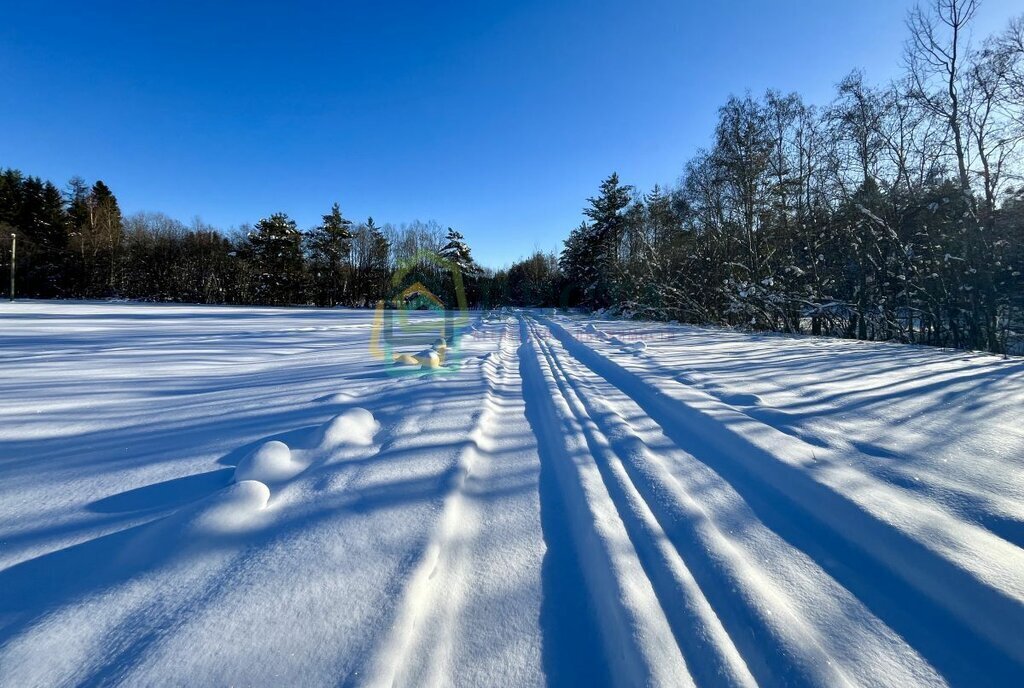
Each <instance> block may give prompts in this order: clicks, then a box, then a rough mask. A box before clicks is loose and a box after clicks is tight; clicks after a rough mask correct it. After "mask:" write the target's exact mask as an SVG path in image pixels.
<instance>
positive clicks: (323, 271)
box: [306, 203, 352, 306]
mask: <svg viewBox="0 0 1024 688" xmlns="http://www.w3.org/2000/svg"><path fill="white" fill-rule="evenodd" d="M351 228H352V222H351V221H350V220H348V219H346V218H345V217H343V216H342V214H341V208H340V207H339V206H338V204H337V203H335V204H334V206H333V207H332V208H331V212H330V213H328V214H326V215H324V216H323V221H322V222H321V223H320V225H319V226H317V227H314V228H313V229H312V230H311V231H310V232H309V234H308V235H307V236H306V241H307V243H308V245H309V257H310V270H311V273H312V282H313V286H314V291H315V293H316V296H317V298H316V301H317V303H322V304H325V305H328V306H334V305H336V304H338V303H343V302H344V301H345V299H346V297H347V295H348V294H347V292H348V282H349V272H350V267H351V266H350V263H349V258H350V253H351V251H352V229H351Z"/></svg>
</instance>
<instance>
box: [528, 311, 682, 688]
mask: <svg viewBox="0 0 1024 688" xmlns="http://www.w3.org/2000/svg"><path fill="white" fill-rule="evenodd" d="M520 330H521V332H522V337H523V339H524V341H525V342H526V343H527V345H528V346H527V347H526V348H528V350H529V352H530V355H528V356H527V357H526V360H525V361H524V362H523V366H522V370H523V385H524V392H525V394H526V398H527V400H528V406H529V405H530V403H531V402H534V403H536V405H537V407H538V408H536V409H535V411H534V412H533V413H532V414H531V424H532V425H533V429H534V432H535V433H536V434H537V437H538V441H539V443H540V444H543V445H546V446H547V447H548V448H549V450H553V452H554V455H553V456H552V457H551V463H552V464H554V471H553V472H554V474H555V477H556V482H557V483H558V485H559V487H560V488H561V492H562V497H563V501H564V503H565V510H566V517H567V519H568V520H569V523H568V527H569V530H570V532H571V534H572V538H573V542H574V543H575V546H576V548H577V556H578V558H579V560H580V564H581V569H582V571H583V577H584V584H585V585H586V587H587V590H588V592H589V595H590V599H591V601H592V603H593V607H594V610H595V612H596V614H597V617H598V625H599V627H600V633H601V636H602V640H603V644H604V654H605V661H606V663H607V665H608V668H609V671H610V673H611V676H610V682H611V683H612V684H613V685H694V681H693V678H692V677H691V675H690V672H689V670H688V667H687V664H686V660H685V659H684V658H683V655H682V653H681V652H680V649H679V646H678V645H677V643H676V640H675V637H674V635H673V631H672V628H671V625H670V623H669V621H668V619H667V618H666V616H665V614H664V611H663V609H662V607H661V605H660V603H659V601H658V597H657V593H656V591H655V589H654V587H653V585H652V583H651V580H650V579H649V578H648V577H647V575H646V574H645V572H644V569H643V566H642V565H641V562H640V558H639V556H638V554H637V552H636V550H635V548H634V546H633V543H632V541H631V540H630V537H629V535H628V533H627V532H626V528H625V526H624V524H623V522H622V519H621V518H620V516H619V512H618V509H617V507H616V504H615V502H614V500H613V499H612V497H611V496H610V495H609V494H608V492H607V490H606V489H605V488H604V483H603V480H602V476H601V474H600V471H599V469H598V467H597V465H596V462H595V461H594V459H593V458H592V456H591V451H592V450H591V447H590V446H589V445H588V442H587V437H586V432H585V430H584V426H583V424H584V423H585V422H586V419H583V418H580V417H579V416H578V415H577V413H576V411H575V410H574V409H573V407H572V404H571V400H570V399H569V398H567V397H566V396H565V395H563V394H561V393H560V392H559V391H558V390H559V389H560V387H559V383H558V380H557V378H556V374H555V370H554V369H553V368H552V367H551V366H550V365H549V364H548V363H547V360H546V357H545V354H544V351H543V345H542V343H541V342H540V340H539V338H538V337H536V336H533V333H532V331H531V328H530V326H529V324H528V323H527V321H526V320H521V321H520Z"/></svg>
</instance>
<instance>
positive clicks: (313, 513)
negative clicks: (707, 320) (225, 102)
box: [0, 302, 1024, 686]
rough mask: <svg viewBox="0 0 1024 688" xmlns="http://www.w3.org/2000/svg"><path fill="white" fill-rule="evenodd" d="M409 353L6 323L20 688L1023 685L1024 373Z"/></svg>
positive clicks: (875, 363)
mask: <svg viewBox="0 0 1024 688" xmlns="http://www.w3.org/2000/svg"><path fill="white" fill-rule="evenodd" d="M411 318H412V321H411V323H412V324H413V325H416V326H417V327H411V328H408V329H407V330H406V331H401V332H398V333H397V334H396V340H395V341H394V342H393V350H394V351H395V352H406V353H404V354H403V355H404V356H407V357H408V359H409V362H410V363H411V365H412V366H413V368H411V369H410V368H405V367H403V366H395V365H394V363H395V361H394V360H393V359H392V360H384V359H383V355H382V356H380V357H377V356H375V355H374V354H373V353H372V351H371V348H370V345H369V343H370V341H371V332H372V328H373V314H372V313H370V312H357V311H342V310H330V311H328V310H303V309H271V308H219V307H197V306H156V305H154V306H146V305H132V304H88V303H32V302H25V303H17V304H14V305H9V304H0V326H2V328H3V329H2V331H3V338H2V339H0V357H2V358H0V366H2V372H3V375H2V376H0V685H4V686H7V685H11V686H22V685H64V684H84V685H99V684H103V685H105V684H118V683H123V684H126V685H157V684H159V685H166V684H191V685H309V686H318V685H331V686H336V685H387V686H391V685H410V686H411V685H449V684H450V685H474V686H476V685H500V686H510V685H538V684H544V683H547V684H554V685H602V684H608V685H639V684H647V685H691V684H695V685H722V684H728V685H754V684H771V685H778V684H793V685H829V686H831V685H842V684H850V685H860V684H876V685H894V686H903V685H942V684H945V683H953V684H971V685H973V684H977V683H996V684H1003V685H1007V684H1012V683H1013V682H1014V681H1015V680H1016V679H1017V678H1019V677H1020V676H1021V675H1024V640H1022V636H1021V634H1020V632H1019V630H1020V628H1021V627H1022V626H1024V550H1022V545H1024V467H1022V465H1021V463H1020V457H1021V456H1024V430H1022V429H1021V427H1020V424H1019V418H1020V415H1019V414H1020V409H1021V408H1022V407H1024V363H1022V362H1021V361H1020V360H1010V361H1003V360H1000V359H998V358H995V357H990V356H981V355H975V354H967V353H962V352H948V351H939V350H935V349H922V348H915V347H904V346H892V345H878V344H860V343H856V342H842V341H835V340H823V339H812V338H787V337H778V336H756V335H749V334H740V333H735V332H729V331H723V330H711V329H701V328H691V327H683V326H678V325H663V324H637V323H628V322H620V321H614V320H588V319H584V318H579V317H568V316H558V315H556V314H554V313H553V312H551V311H545V312H543V313H537V314H520V313H515V312H510V311H503V312H498V313H490V314H486V315H484V316H482V317H475V318H473V319H472V321H471V323H469V324H468V325H467V327H466V332H465V333H466V334H467V335H468V336H465V337H457V338H456V341H454V342H446V341H443V340H442V339H441V338H440V337H439V336H438V334H439V333H440V332H441V331H442V329H443V323H442V322H441V321H440V320H438V319H436V318H434V317H433V316H431V315H430V314H413V315H412V316H411ZM408 352H419V353H418V354H411V353H408Z"/></svg>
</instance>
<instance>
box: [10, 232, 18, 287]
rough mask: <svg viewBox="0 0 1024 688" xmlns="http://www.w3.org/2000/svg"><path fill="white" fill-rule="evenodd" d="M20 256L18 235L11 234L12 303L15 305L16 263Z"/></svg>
mask: <svg viewBox="0 0 1024 688" xmlns="http://www.w3.org/2000/svg"><path fill="white" fill-rule="evenodd" d="M17 256H18V235H17V234H15V233H14V232H11V303H14V261H15V259H16V258H17Z"/></svg>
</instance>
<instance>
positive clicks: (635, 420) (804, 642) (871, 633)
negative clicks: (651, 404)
mask: <svg viewBox="0 0 1024 688" xmlns="http://www.w3.org/2000/svg"><path fill="white" fill-rule="evenodd" d="M544 348H545V349H546V351H547V352H548V355H549V359H550V364H551V365H552V366H554V367H555V368H557V369H558V370H559V371H560V372H561V380H562V381H563V382H564V386H565V387H568V393H569V394H572V395H574V396H575V397H576V398H578V399H579V401H580V402H581V404H582V406H583V409H582V411H581V413H585V414H586V415H588V416H589V417H590V418H591V419H592V420H593V423H594V424H595V425H596V426H597V427H598V428H599V430H600V432H601V433H602V434H603V436H604V437H605V438H607V442H608V444H609V449H601V448H598V449H596V450H595V451H594V456H595V458H597V459H598V461H599V465H600V466H601V468H602V471H603V472H604V473H605V475H606V483H607V485H608V488H609V491H610V492H611V493H612V494H619V495H623V494H625V495H633V496H632V497H628V496H627V497H626V498H625V499H618V500H617V501H619V502H620V503H621V504H623V505H624V507H625V509H626V510H625V511H621V513H623V517H624V520H625V523H626V525H627V528H629V530H630V536H631V537H632V538H633V541H634V543H635V544H636V545H637V548H638V551H639V552H640V553H641V554H644V550H645V549H646V550H647V551H648V552H649V551H650V550H651V549H652V547H650V546H648V547H646V548H644V547H643V546H642V544H643V542H644V541H645V538H646V539H649V536H645V535H644V532H643V528H638V527H636V525H635V523H634V522H633V521H632V520H631V519H630V518H628V516H627V513H628V510H630V509H633V508H635V507H633V506H632V504H637V503H639V504H641V505H642V507H641V509H643V510H644V511H649V512H650V517H652V518H653V519H654V520H655V522H656V523H655V525H654V528H655V529H656V532H657V533H658V534H659V535H660V537H661V538H662V540H661V541H659V540H655V542H660V543H661V544H662V546H663V547H665V548H666V549H667V550H669V551H670V556H674V558H675V559H676V560H677V561H679V568H680V569H681V570H682V571H683V572H684V573H685V575H686V576H687V579H688V583H689V586H688V588H686V589H683V588H682V587H681V586H676V587H673V586H671V585H669V586H665V585H664V583H662V585H660V586H659V585H658V584H657V580H658V578H659V577H660V578H661V579H663V581H664V579H665V578H666V576H665V575H664V574H663V573H662V574H660V575H659V568H658V566H657V565H656V564H658V562H657V561H654V562H652V561H650V557H645V559H644V562H643V563H644V566H645V568H646V570H647V571H648V574H649V575H650V577H651V579H652V581H655V582H656V588H658V591H659V598H660V599H661V600H662V605H663V606H664V608H665V610H666V613H667V614H668V615H669V618H670V620H671V619H673V616H675V618H676V620H677V622H676V625H674V628H676V629H678V628H682V629H683V630H682V633H680V632H679V631H677V637H679V639H680V645H681V647H682V648H683V651H684V656H686V657H687V659H688V660H690V661H691V667H692V670H693V672H694V674H695V678H696V679H697V681H698V683H703V684H711V685H716V684H719V683H722V682H723V681H725V680H726V677H724V676H722V675H720V674H716V673H715V671H714V670H715V669H717V668H718V667H717V666H715V665H711V666H708V664H710V662H709V657H714V654H715V652H716V651H717V652H718V653H719V654H721V655H723V656H725V657H730V656H732V657H735V656H736V653H737V651H738V653H739V655H741V656H742V660H745V664H746V665H747V666H749V669H750V672H752V673H753V676H754V677H756V679H757V682H758V683H761V684H770V685H771V684H785V685H842V684H847V685H849V684H851V683H857V682H860V681H865V680H873V679H874V676H872V673H871V671H870V669H867V670H866V669H865V667H869V666H871V665H872V664H873V665H876V666H877V665H881V664H883V663H885V664H887V665H888V666H890V667H891V668H890V669H889V670H888V672H887V673H888V680H890V681H891V682H892V683H902V684H914V685H925V684H933V685H934V684H937V683H940V682H941V680H940V679H939V678H938V677H937V676H936V675H935V673H934V672H933V671H931V670H930V669H929V668H928V667H927V666H926V665H925V664H924V662H923V661H922V660H921V659H920V658H919V657H916V656H915V653H914V652H913V650H911V649H910V648H909V647H908V646H907V645H906V644H905V643H903V642H902V641H901V640H900V639H899V638H898V637H897V636H896V635H895V634H894V633H893V632H892V631H891V630H889V629H887V628H886V627H885V626H884V625H883V624H881V623H880V622H879V621H878V620H877V619H875V618H874V617H873V616H871V614H870V613H869V612H868V611H867V610H866V609H864V607H863V606H862V605H861V604H860V603H858V602H857V600H856V599H855V598H854V597H853V596H852V595H850V594H849V592H848V591H846V590H843V588H842V587H841V586H839V585H838V584H837V583H835V581H833V580H831V579H830V578H829V577H828V576H827V574H825V573H824V572H823V571H821V569H820V568H818V567H817V566H816V565H815V564H814V562H813V560H811V559H809V558H808V557H806V556H805V555H804V554H803V553H801V552H800V551H798V550H796V549H794V548H793V547H792V546H790V545H789V544H787V543H786V542H785V541H783V540H782V539H781V538H779V537H778V536H777V535H775V534H774V533H772V532H771V531H770V530H768V529H767V528H766V527H764V525H763V524H761V523H760V522H759V521H758V520H757V518H756V516H755V515H754V514H753V513H751V511H750V509H749V508H748V507H747V506H746V505H745V504H744V503H743V501H742V499H741V498H740V496H739V495H738V494H736V493H735V492H734V491H733V490H732V489H731V488H730V487H729V486H728V484H727V483H725V482H724V481H722V480H721V478H719V477H718V476H716V475H714V474H713V473H711V472H710V471H709V470H708V469H707V468H706V467H705V466H703V465H702V464H700V463H699V462H698V461H697V460H696V459H694V458H693V457H692V456H690V455H689V454H687V453H685V452H683V451H682V450H680V449H679V448H678V447H677V446H676V445H675V444H674V443H673V442H672V441H671V440H670V439H668V438H667V437H666V436H665V435H664V433H663V432H662V431H661V429H660V427H659V426H658V425H657V424H656V423H654V422H653V421H651V420H650V419H649V418H647V417H646V414H645V413H644V412H643V411H642V410H641V409H640V408H639V407H637V406H636V404H635V403H633V402H632V401H631V400H630V399H629V397H626V396H624V395H623V394H622V393H621V392H620V391H619V390H618V389H616V388H615V387H613V386H611V385H610V384H609V383H607V382H606V381H605V380H603V378H600V377H599V376H596V375H595V374H594V373H593V372H592V371H590V370H589V369H586V368H585V367H583V366H582V365H580V364H579V363H578V362H577V361H576V360H575V359H574V358H572V357H571V356H569V355H568V354H567V353H566V352H565V351H564V349H562V348H561V346H560V345H559V344H558V343H557V342H554V343H551V342H548V343H546V344H545V345H544ZM564 392H565V390H564V389H563V393H564ZM626 417H628V418H629V419H630V420H629V421H627V420H626ZM606 457H610V458H606ZM691 495H692V496H691ZM661 529H663V531H662V530H661ZM672 548H675V549H672ZM677 590H678V592H677ZM694 600H699V601H700V604H694ZM687 607H689V608H694V607H696V611H697V612H698V613H694V612H692V611H690V610H689V609H687ZM708 618H710V619H711V620H712V623H708V622H707V621H706V619H708ZM719 621H720V623H719ZM723 626H724V628H723ZM691 627H694V628H696V629H699V630H690V629H691ZM709 627H710V629H711V630H712V631H715V633H709V632H708V630H706V629H707V628H709ZM687 630H689V632H690V633H696V634H697V638H696V640H697V641H698V642H694V639H693V638H688V637H687ZM726 631H728V633H727V632H726ZM700 641H703V643H701V642H700ZM709 644H710V645H711V646H712V647H711V648H708V647H707V646H708V645H709ZM850 648H856V651H855V652H853V653H851V652H850ZM709 650H710V651H709ZM741 666H742V664H741ZM743 669H744V670H745V669H746V667H743ZM718 671H719V672H721V669H718ZM745 677H746V678H747V682H748V683H750V682H753V680H754V679H753V677H750V673H749V672H747V673H746V676H745ZM726 682H727V683H729V684H738V683H740V681H738V680H737V679H736V678H735V677H732V678H729V680H727V681H726Z"/></svg>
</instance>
